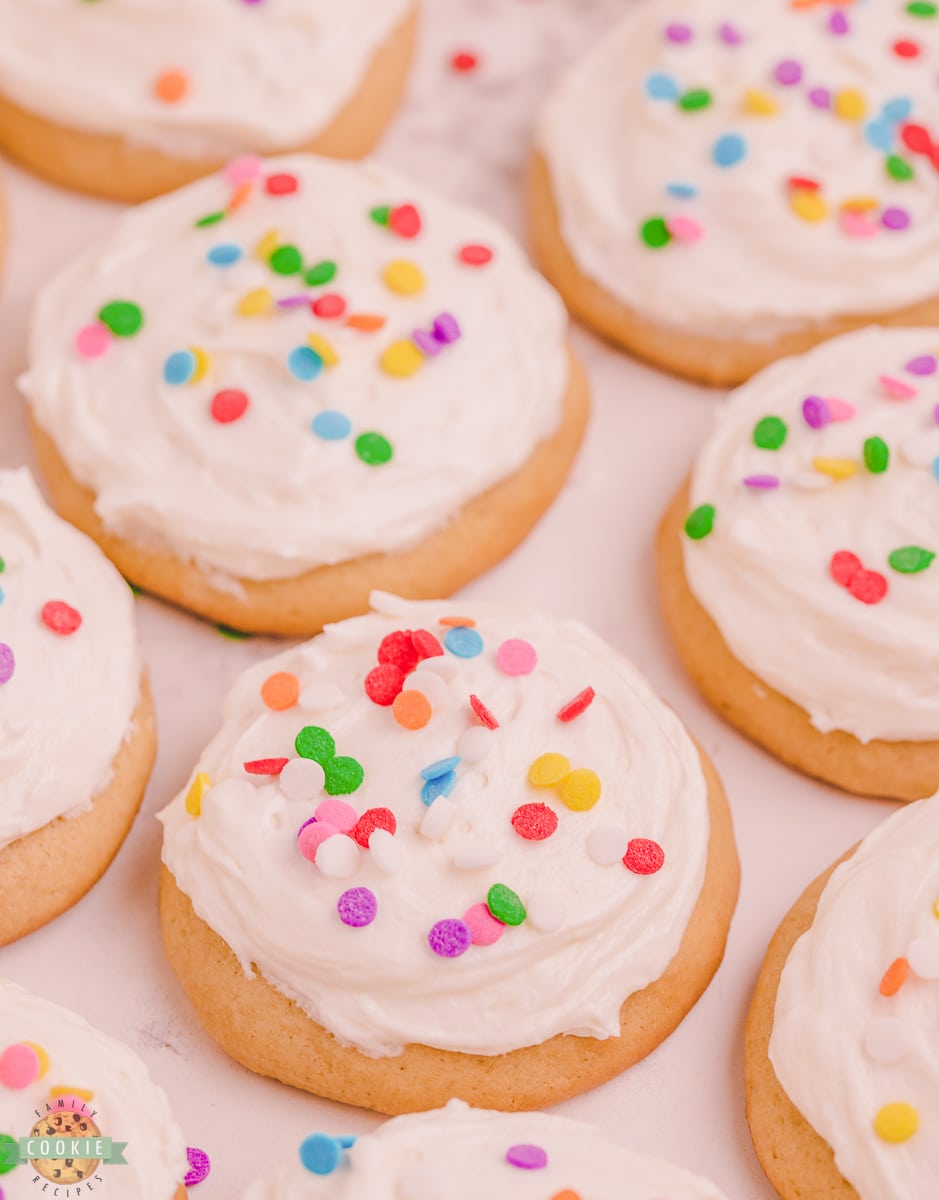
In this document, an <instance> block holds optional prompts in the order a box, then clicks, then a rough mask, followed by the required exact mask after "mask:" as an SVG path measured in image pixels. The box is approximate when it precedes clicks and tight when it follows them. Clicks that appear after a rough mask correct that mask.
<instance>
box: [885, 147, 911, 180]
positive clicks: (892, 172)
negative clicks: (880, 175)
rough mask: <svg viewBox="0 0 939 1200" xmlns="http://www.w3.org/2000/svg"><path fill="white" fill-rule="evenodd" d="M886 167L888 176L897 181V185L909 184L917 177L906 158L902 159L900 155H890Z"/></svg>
mask: <svg viewBox="0 0 939 1200" xmlns="http://www.w3.org/2000/svg"><path fill="white" fill-rule="evenodd" d="M885 166H886V168H887V174H888V175H889V176H890V178H891V179H895V180H896V181H897V183H907V182H908V181H909V180H911V179H912V178H913V176H914V175H915V172H914V170H913V168H912V167H911V166H910V164H909V163H908V162H907V161H906V159H905V158H901V157H900V155H899V154H890V155H888V156H887V161H886V163H885Z"/></svg>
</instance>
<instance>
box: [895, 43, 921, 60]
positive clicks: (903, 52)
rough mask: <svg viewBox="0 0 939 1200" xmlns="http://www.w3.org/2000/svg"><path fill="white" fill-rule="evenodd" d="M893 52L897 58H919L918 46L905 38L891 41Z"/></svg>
mask: <svg viewBox="0 0 939 1200" xmlns="http://www.w3.org/2000/svg"><path fill="white" fill-rule="evenodd" d="M893 52H894V54H895V55H896V56H897V58H919V53H920V51H919V46H918V45H917V44H916V42H909V41H907V40H906V39H905V38H903V39H901V40H900V41H899V42H894V43H893Z"/></svg>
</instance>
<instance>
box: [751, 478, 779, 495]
mask: <svg viewBox="0 0 939 1200" xmlns="http://www.w3.org/2000/svg"><path fill="white" fill-rule="evenodd" d="M743 482H744V483H745V484H746V486H747V487H748V488H758V489H759V490H760V491H764V492H765V491H770V490H771V489H772V488H778V487H779V476H778V475H747V477H746V478H745V479H744V481H743Z"/></svg>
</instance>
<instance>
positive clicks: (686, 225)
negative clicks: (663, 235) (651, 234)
mask: <svg viewBox="0 0 939 1200" xmlns="http://www.w3.org/2000/svg"><path fill="white" fill-rule="evenodd" d="M668 231H669V233H670V234H671V235H672V237H673V238H676V239H677V240H678V241H679V242H700V240H701V239H702V238H703V237H704V226H703V225H702V224H701V223H700V221H696V220H695V219H694V217H685V216H677V217H669V218H668Z"/></svg>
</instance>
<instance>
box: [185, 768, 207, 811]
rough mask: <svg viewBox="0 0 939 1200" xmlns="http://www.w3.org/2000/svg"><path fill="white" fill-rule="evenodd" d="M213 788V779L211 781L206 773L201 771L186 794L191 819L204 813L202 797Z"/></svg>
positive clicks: (187, 808)
mask: <svg viewBox="0 0 939 1200" xmlns="http://www.w3.org/2000/svg"><path fill="white" fill-rule="evenodd" d="M211 786H212V781H211V779H209V777H208V775H206V773H205V771H200V772H199V774H198V775H197V776H196V777H195V779H194V780H193V781H192V785H191V786H190V788H189V791H188V792H187V793H186V812H187V813H189V815H190V817H198V816H199V814H200V813H201V812H202V797H203V796H204V795H205V793H206V792H207V791H208V789H209V788H210V787H211Z"/></svg>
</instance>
